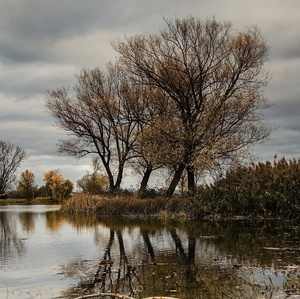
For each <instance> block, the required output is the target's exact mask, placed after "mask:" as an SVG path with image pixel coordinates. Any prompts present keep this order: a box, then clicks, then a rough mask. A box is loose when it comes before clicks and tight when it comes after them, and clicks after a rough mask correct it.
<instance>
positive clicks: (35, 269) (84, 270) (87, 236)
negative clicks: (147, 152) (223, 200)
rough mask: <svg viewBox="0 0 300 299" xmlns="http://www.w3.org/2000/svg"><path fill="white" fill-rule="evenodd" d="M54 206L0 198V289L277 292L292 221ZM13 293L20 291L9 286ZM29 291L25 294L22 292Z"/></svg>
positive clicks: (293, 252) (291, 265) (182, 294)
mask: <svg viewBox="0 0 300 299" xmlns="http://www.w3.org/2000/svg"><path fill="white" fill-rule="evenodd" d="M58 209H59V207H58V206H56V207H51V206H44V207H40V206H36V207H34V206H31V207H26V206H20V207H7V208H2V207H0V225H1V226H0V238H1V239H0V241H1V256H0V267H1V269H3V270H4V271H5V275H4V274H3V275H2V274H1V273H0V297H1V298H2V297H3V296H5V298H8V299H9V298H27V297H28V296H27V297H26V290H27V292H28V290H31V289H33V288H36V289H38V290H39V293H40V294H42V298H43V299H45V298H55V297H60V296H62V297H63V298H75V297H78V296H80V295H86V294H89V293H94V292H109V293H110V292H112V293H121V294H125V295H128V296H132V297H134V298H144V297H151V296H174V297H178V298H182V299H183V298H187V299H189V298H280V296H281V297H282V298H284V296H285V295H286V292H285V291H286V290H285V289H284V283H285V282H286V280H287V278H288V277H297V275H298V274H299V272H298V266H299V260H300V250H299V249H300V239H299V226H298V225H294V224H291V223H288V222H279V221H261V222H251V221H247V222H243V221H232V222H205V221H191V220H188V221H182V222H180V221H174V220H170V221H166V220H154V219H128V218H124V219H122V218H109V217H107V218H101V219H96V218H95V217H92V216H85V215H68V214H63V213H60V211H59V210H58ZM16 294H18V295H16ZM27 295H28V294H27Z"/></svg>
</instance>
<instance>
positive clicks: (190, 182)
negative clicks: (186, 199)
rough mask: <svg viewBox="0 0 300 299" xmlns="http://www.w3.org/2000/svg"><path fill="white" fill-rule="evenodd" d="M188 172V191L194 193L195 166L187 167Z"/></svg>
mask: <svg viewBox="0 0 300 299" xmlns="http://www.w3.org/2000/svg"><path fill="white" fill-rule="evenodd" d="M186 172H187V180H188V191H189V192H190V193H193V192H194V191H195V188H196V183H195V172H194V167H192V166H188V167H187V168H186Z"/></svg>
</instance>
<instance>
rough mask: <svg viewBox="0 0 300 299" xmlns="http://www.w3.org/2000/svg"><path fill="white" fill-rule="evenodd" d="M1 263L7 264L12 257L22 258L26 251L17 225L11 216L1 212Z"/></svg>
mask: <svg viewBox="0 0 300 299" xmlns="http://www.w3.org/2000/svg"><path fill="white" fill-rule="evenodd" d="M0 244H1V255H0V262H1V261H3V262H5V261H6V260H7V259H10V258H11V257H12V256H15V255H17V256H20V255H21V254H22V253H23V252H24V250H25V246H24V242H23V239H22V238H20V237H19V235H18V233H17V229H16V223H15V221H13V217H12V215H11V214H7V213H4V212H0Z"/></svg>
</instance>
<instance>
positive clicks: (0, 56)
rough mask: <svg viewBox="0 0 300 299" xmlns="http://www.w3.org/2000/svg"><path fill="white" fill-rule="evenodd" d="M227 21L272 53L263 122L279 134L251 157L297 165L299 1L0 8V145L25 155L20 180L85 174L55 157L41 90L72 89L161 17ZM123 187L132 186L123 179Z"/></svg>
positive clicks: (49, 3)
mask: <svg viewBox="0 0 300 299" xmlns="http://www.w3.org/2000/svg"><path fill="white" fill-rule="evenodd" d="M188 15H193V16H194V17H197V18H201V19H207V18H211V17H215V18H216V19H217V20H228V21H231V22H232V24H233V28H234V29H237V30H241V31H243V30H245V29H246V28H247V26H251V25H257V26H258V27H259V28H260V30H261V33H262V34H263V36H264V37H265V39H266V41H267V42H268V44H270V46H271V55H270V62H268V63H267V64H266V67H267V68H268V70H269V71H270V72H271V73H272V75H273V77H272V80H271V81H270V83H269V85H268V87H267V88H266V95H267V97H268V98H269V101H270V103H271V104H274V106H273V107H272V108H271V109H269V111H266V113H265V115H266V119H267V121H268V122H271V123H274V124H278V125H280V127H279V129H277V131H276V132H274V133H273V134H272V136H271V138H270V140H269V141H268V142H266V143H265V144H264V145H263V146H259V147H257V148H256V149H255V152H254V154H255V155H256V156H258V158H259V159H260V160H266V159H268V160H273V156H274V154H275V153H277V155H278V157H282V156H285V157H286V158H288V159H290V158H293V157H295V158H297V159H298V158H300V150H299V149H300V147H299V146H300V116H299V113H300V82H299V79H300V0H252V1H249V0H209V1H207V0H185V1H182V0H181V1H179V0H152V1H146V0H111V1H105V0H0V105H1V106H0V133H1V135H0V140H3V141H4V140H5V141H10V142H12V143H13V144H15V145H19V146H20V147H22V148H23V149H25V150H26V151H27V154H28V156H29V157H28V159H27V160H26V161H25V162H23V163H22V165H21V167H20V169H19V171H18V173H20V172H22V171H24V170H25V169H29V170H30V171H32V172H33V173H34V174H35V176H36V181H37V183H38V184H39V186H41V185H42V178H43V173H45V172H47V171H49V170H52V169H60V170H61V172H62V175H63V176H64V177H65V178H66V179H70V180H71V181H73V182H74V183H76V181H77V180H78V179H79V178H81V177H82V176H83V175H84V174H85V173H86V171H87V170H91V168H90V164H91V162H90V160H89V159H85V160H82V161H77V160H75V159H73V158H69V157H61V156H59V155H58V154H57V142H58V140H59V139H60V138H62V137H63V135H62V132H60V131H58V130H57V128H55V127H54V119H51V118H50V117H49V116H48V114H47V113H46V111H45V98H46V96H47V91H48V90H53V89H56V88H59V87H62V86H65V87H68V86H72V85H73V84H74V83H75V77H74V76H75V75H76V74H78V73H79V71H80V70H81V69H82V68H83V67H85V68H94V67H100V68H105V66H106V64H107V63H108V62H109V61H114V60H115V57H116V56H117V53H116V52H114V50H113V49H112V47H111V42H113V41H116V40H117V39H122V38H123V37H124V36H125V35H127V36H130V35H134V34H144V33H157V32H158V31H159V30H160V28H162V27H163V26H164V21H163V18H167V19H170V18H174V17H179V18H183V17H186V16H188ZM126 181H127V184H133V185H134V184H135V183H134V181H132V180H131V176H130V174H129V175H127V177H126Z"/></svg>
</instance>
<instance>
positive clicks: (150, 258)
mask: <svg viewBox="0 0 300 299" xmlns="http://www.w3.org/2000/svg"><path fill="white" fill-rule="evenodd" d="M74 217H75V216H68V220H69V221H73V220H74V219H75V218H74ZM78 217H79V216H76V219H77V220H76V221H78ZM76 223H77V225H78V222H76ZM85 223H87V222H85ZM100 224H101V225H102V226H104V227H107V229H109V237H108V239H107V240H106V247H105V250H104V252H103V254H102V257H101V259H100V261H99V262H95V261H80V262H78V263H73V264H72V265H70V264H68V265H62V267H61V268H62V273H63V274H64V275H66V276H70V273H71V272H70V271H66V268H70V267H74V269H73V271H72V275H77V276H78V279H79V280H80V283H79V284H78V285H77V286H76V287H74V288H71V289H70V290H67V291H66V292H65V293H64V296H66V297H69V298H74V297H76V296H79V295H84V294H90V293H98V292H102V293H120V294H124V295H127V296H130V297H134V298H145V297H151V296H172V295H173V296H175V297H179V298H187V299H191V298H193V299H194V298H259V296H262V293H264V295H267V293H268V294H269V295H270V293H271V291H272V290H271V289H268V288H266V286H265V285H259V284H253V283H251V281H249V279H247V277H246V276H245V275H243V271H240V270H239V268H238V266H237V265H233V264H230V263H229V262H228V261H227V263H220V262H219V260H218V259H217V258H216V259H215V262H213V263H210V262H207V261H206V260H207V256H203V257H201V253H202V254H204V252H205V251H206V250H207V252H208V251H209V252H210V254H211V256H212V257H213V256H214V257H216V256H221V255H222V253H221V251H220V250H219V249H218V247H216V246H215V245H213V243H216V244H217V243H218V241H217V239H218V238H222V236H220V235H219V234H218V235H215V236H217V237H216V238H214V237H213V235H212V238H199V237H200V236H199V234H198V233H199V232H197V230H196V229H195V228H193V226H190V225H188V226H185V225H184V226H183V227H180V226H178V224H177V225H176V224H174V223H167V224H166V223H163V222H161V221H151V220H144V221H132V220H130V221H129V220H123V221H122V220H121V219H117V220H115V219H102V220H101V221H100ZM206 234H207V231H206ZM95 239H97V238H95ZM137 239H139V241H140V242H137V241H136V240H137ZM98 241H99V239H98ZM102 241H103V240H102ZM161 243H167V244H168V246H166V247H168V249H162V248H161V247H162V245H161ZM199 253H200V255H199ZM226 254H228V252H227V253H225V257H226ZM204 255H205V254H204ZM223 259H225V258H223ZM211 261H213V259H211ZM82 265H84V266H82ZM74 273H76V274H74ZM248 274H249V273H248Z"/></svg>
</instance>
